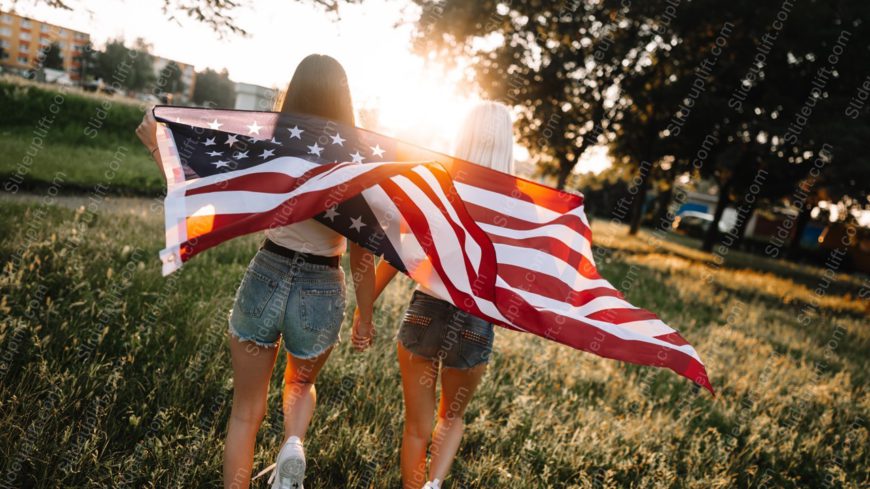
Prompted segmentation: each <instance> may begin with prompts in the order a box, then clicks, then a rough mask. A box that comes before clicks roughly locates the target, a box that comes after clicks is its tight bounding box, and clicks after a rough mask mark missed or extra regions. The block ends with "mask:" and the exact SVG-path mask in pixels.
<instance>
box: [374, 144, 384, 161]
mask: <svg viewBox="0 0 870 489" xmlns="http://www.w3.org/2000/svg"><path fill="white" fill-rule="evenodd" d="M371 148H372V154H373V155H375V156H377V157H378V158H380V157H382V156H384V150H382V149H381V146H380V145H379V144H376V145H374V146H371Z"/></svg>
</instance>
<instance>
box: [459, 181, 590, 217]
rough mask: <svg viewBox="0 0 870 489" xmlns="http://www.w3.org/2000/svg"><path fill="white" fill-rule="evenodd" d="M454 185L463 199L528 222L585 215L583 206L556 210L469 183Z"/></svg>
mask: <svg viewBox="0 0 870 489" xmlns="http://www.w3.org/2000/svg"><path fill="white" fill-rule="evenodd" d="M453 185H454V186H455V187H456V192H457V193H458V194H459V196H460V197H462V200H464V201H466V202H470V203H472V204H476V205H479V206H481V207H486V208H489V209H492V210H494V211H496V212H500V213H502V214H505V215H509V216H511V217H515V218H517V219H522V220H524V221H528V222H533V223H539V224H546V223H548V222H550V221H552V220H554V219H557V218H559V217H560V216H568V215H574V216H578V217H580V218H581V219H582V217H581V216H582V215H583V206H578V207H575V208H573V209H571V210H570V211H568V212H556V211H554V210H550V209H547V208H546V207H543V206H540V205H537V204H534V203H532V202H528V201H525V200H521V199H517V198H514V197H511V196H510V195H507V194H502V193H498V192H493V191H492V190H486V189H484V188H480V187H475V186H473V185H469V184H467V183H461V182H455V181H454V182H453Z"/></svg>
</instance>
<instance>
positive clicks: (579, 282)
mask: <svg viewBox="0 0 870 489" xmlns="http://www.w3.org/2000/svg"><path fill="white" fill-rule="evenodd" d="M493 246H494V247H495V255H496V257H497V260H498V262H499V263H505V264H508V265H514V266H517V267H522V268H526V269H529V270H531V271H533V272H536V273H543V274H546V275H549V276H551V277H554V278H557V279H559V280H561V281H562V282H564V283H565V284H567V285H568V287H570V288H571V289H572V290H577V291H580V290H586V289H593V288H595V287H607V288H610V289H612V288H613V286H612V285H610V282H608V281H607V280H604V279H590V278H586V277H584V276H583V275H581V274H580V272H578V271H577V270H575V269H574V267H572V266H571V265H568V264H567V263H565V262H564V261H563V260H561V259H559V258H557V257H555V256H553V255H551V254H549V253H547V252H545V251H541V250H536V249H532V248H525V247H520V246H513V245H507V244H499V243H494V244H493Z"/></svg>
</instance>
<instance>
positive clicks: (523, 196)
mask: <svg viewBox="0 0 870 489" xmlns="http://www.w3.org/2000/svg"><path fill="white" fill-rule="evenodd" d="M445 167H447V170H448V171H449V172H450V176H452V177H453V180H454V181H456V182H461V183H467V184H469V185H473V186H475V187H480V188H483V189H486V190H490V191H492V192H497V193H499V194H503V195H507V196H509V197H513V198H515V199H519V200H523V201H526V202H531V203H534V204H537V205H540V206H542V207H546V208H547V209H550V210H552V211H555V212H559V213H564V212H568V211H570V210H572V209H575V208H577V207H579V206H581V205H583V196H582V195H577V194H569V193H567V192H562V191H560V190H556V189H554V188H550V187H547V186H546V185H541V184H540V183H537V182H533V181H531V180H526V179H523V178H519V177H516V176H513V175H509V174H507V173H502V172H500V171H497V170H493V169H492V168H487V167H485V166H481V165H475V164H474V163H468V162H465V161H462V160H454V161H453V162H451V163H450V164H447V165H445Z"/></svg>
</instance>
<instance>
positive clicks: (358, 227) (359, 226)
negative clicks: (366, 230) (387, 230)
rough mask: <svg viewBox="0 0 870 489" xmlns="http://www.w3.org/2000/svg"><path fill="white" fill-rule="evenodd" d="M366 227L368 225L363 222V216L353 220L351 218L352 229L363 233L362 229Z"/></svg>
mask: <svg viewBox="0 0 870 489" xmlns="http://www.w3.org/2000/svg"><path fill="white" fill-rule="evenodd" d="M365 225H366V224H365V223H364V222H362V216H359V217H357V218H353V217H351V218H350V228H351V229H356V231H357V232H362V228H363V226H365Z"/></svg>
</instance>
